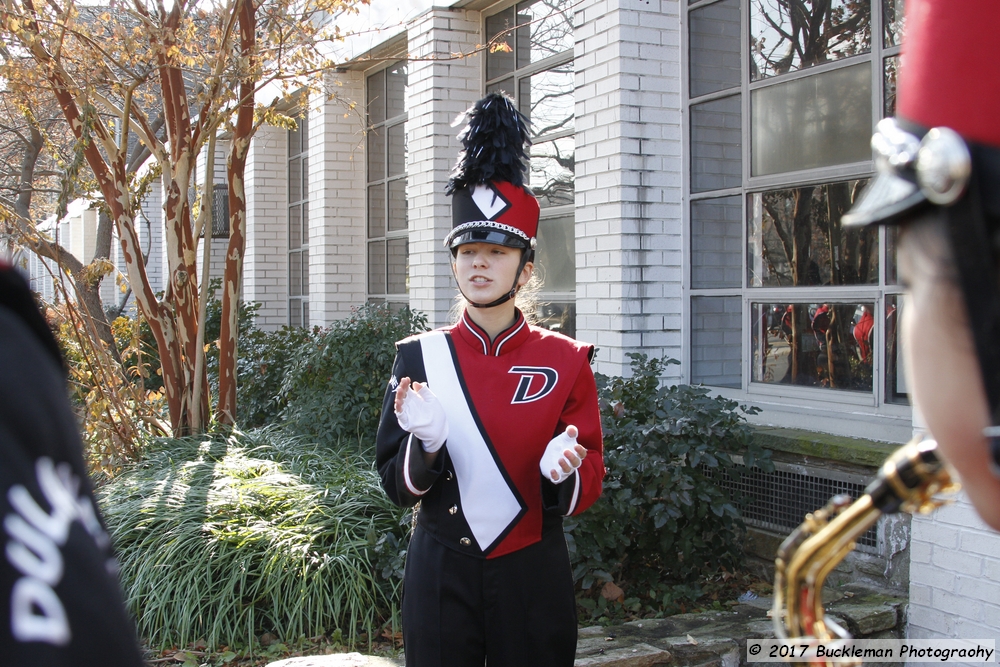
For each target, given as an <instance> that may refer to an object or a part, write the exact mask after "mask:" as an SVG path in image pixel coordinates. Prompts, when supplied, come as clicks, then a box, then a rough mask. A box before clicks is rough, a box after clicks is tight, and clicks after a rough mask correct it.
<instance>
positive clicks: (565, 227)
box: [535, 215, 576, 292]
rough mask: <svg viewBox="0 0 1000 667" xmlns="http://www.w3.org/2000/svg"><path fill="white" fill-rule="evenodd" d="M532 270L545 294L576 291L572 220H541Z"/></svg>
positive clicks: (567, 218)
mask: <svg viewBox="0 0 1000 667" xmlns="http://www.w3.org/2000/svg"><path fill="white" fill-rule="evenodd" d="M535 270H536V271H538V272H539V275H540V276H541V278H542V290H543V291H545V292H572V291H574V290H575V289H576V229H575V225H574V224H573V216H571V215H567V216H562V217H559V218H545V219H544V220H542V221H540V222H539V223H538V247H537V248H535Z"/></svg>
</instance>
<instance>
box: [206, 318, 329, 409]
mask: <svg viewBox="0 0 1000 667" xmlns="http://www.w3.org/2000/svg"><path fill="white" fill-rule="evenodd" d="M320 335H321V332H320V330H319V329H318V328H314V329H311V330H310V329H304V328H300V327H281V328H280V329H278V330H277V331H262V330H260V329H257V328H256V327H252V328H250V329H249V330H241V331H240V341H239V350H238V351H239V355H238V356H237V358H236V397H237V403H236V410H237V420H236V421H237V423H239V424H240V426H241V427H243V428H257V427H260V426H267V425H269V424H273V423H276V422H278V421H280V418H281V413H282V411H283V410H284V409H285V406H286V405H287V404H288V395H287V394H284V393H283V392H282V390H281V387H282V385H283V384H284V382H285V378H286V376H287V375H288V372H289V369H290V368H291V367H292V365H293V364H294V363H295V360H296V359H297V358H298V357H299V356H301V355H303V354H308V353H310V351H311V350H312V349H314V346H315V344H316V341H317V340H318V339H319V337H320ZM215 356H216V359H217V358H218V353H216V355H215ZM216 365H218V362H217V361H216ZM214 377H216V378H217V377H218V371H216V373H215V375H214ZM216 383H217V380H216Z"/></svg>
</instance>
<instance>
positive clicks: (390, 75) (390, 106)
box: [385, 62, 407, 118]
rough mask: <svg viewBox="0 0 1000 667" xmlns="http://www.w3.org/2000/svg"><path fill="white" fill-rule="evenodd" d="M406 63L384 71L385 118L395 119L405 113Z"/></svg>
mask: <svg viewBox="0 0 1000 667" xmlns="http://www.w3.org/2000/svg"><path fill="white" fill-rule="evenodd" d="M406 83H407V81H406V63H405V62H402V63H399V64H398V65H394V66H392V67H390V68H389V69H388V70H386V79H385V84H386V85H385V87H386V99H385V104H386V109H385V117H386V118H395V117H396V116H399V115H401V114H404V113H406Z"/></svg>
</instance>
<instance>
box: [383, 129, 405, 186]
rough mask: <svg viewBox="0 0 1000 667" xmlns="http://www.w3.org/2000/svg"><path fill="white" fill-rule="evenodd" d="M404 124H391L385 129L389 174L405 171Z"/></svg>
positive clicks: (393, 174) (403, 172)
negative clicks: (387, 139) (387, 140)
mask: <svg viewBox="0 0 1000 667" xmlns="http://www.w3.org/2000/svg"><path fill="white" fill-rule="evenodd" d="M405 130H406V125H404V124H403V123H399V124H397V125H391V126H389V128H388V129H387V131H386V134H387V135H388V138H389V176H396V175H398V174H405V173H406V131H405Z"/></svg>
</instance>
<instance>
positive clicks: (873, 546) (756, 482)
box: [705, 457, 881, 554]
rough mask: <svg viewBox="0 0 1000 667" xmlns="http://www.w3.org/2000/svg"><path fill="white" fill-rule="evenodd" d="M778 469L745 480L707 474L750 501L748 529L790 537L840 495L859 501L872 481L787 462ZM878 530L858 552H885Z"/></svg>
mask: <svg viewBox="0 0 1000 667" xmlns="http://www.w3.org/2000/svg"><path fill="white" fill-rule="evenodd" d="M734 458H737V457H734ZM774 468H775V469H774V472H769V473H765V472H763V471H761V470H759V469H757V468H754V469H752V470H749V471H747V472H746V473H744V474H743V475H742V476H739V475H736V474H734V473H733V472H731V471H730V472H728V473H726V474H721V473H720V472H719V470H718V469H714V470H710V469H705V472H706V474H708V476H709V477H712V478H713V479H716V480H717V481H718V482H719V485H720V486H721V487H722V488H724V489H726V490H727V491H729V493H730V494H731V495H732V496H733V498H740V497H744V498H746V499H747V500H748V504H747V506H746V507H745V508H744V510H743V520H744V521H745V522H746V524H747V525H748V526H753V527H754V528H762V529H764V530H768V531H770V532H774V533H779V534H788V533H790V532H791V531H793V530H795V529H796V528H798V526H799V524H801V523H802V520H803V519H804V518H805V516H806V514H808V513H809V512H812V511H814V510H817V509H819V508H820V507H823V506H824V505H826V503H827V501H829V500H830V498H831V497H833V496H835V495H837V494H846V495H848V496H850V497H851V498H853V499H855V500H856V499H857V498H859V497H860V496H861V495H862V494H863V493H864V491H865V487H866V486H867V485H868V481H869V480H868V479H867V478H865V477H864V476H862V475H855V474H851V473H845V472H841V471H829V470H823V469H821V468H812V467H807V466H802V465H797V464H793V463H786V462H783V461H775V462H774ZM877 528H878V524H876V525H875V526H872V527H871V528H869V529H868V531H867V532H865V533H864V534H863V535H862V536H861V537H860V538H859V539H858V542H857V549H858V551H864V552H867V553H873V554H878V553H880V552H881V550H880V549H879V544H878V532H877Z"/></svg>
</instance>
